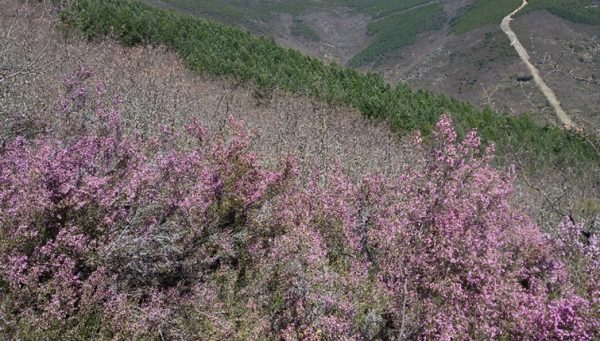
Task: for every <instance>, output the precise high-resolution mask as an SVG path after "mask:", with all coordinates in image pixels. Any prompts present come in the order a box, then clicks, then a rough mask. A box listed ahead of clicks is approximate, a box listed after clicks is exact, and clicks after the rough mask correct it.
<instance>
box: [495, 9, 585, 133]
mask: <svg viewBox="0 0 600 341" xmlns="http://www.w3.org/2000/svg"><path fill="white" fill-rule="evenodd" d="M525 6H527V0H523V3H522V4H521V6H519V8H517V9H516V10H514V11H513V12H512V13H510V14H509V15H507V16H506V17H504V19H502V23H501V24H500V28H501V29H502V31H504V33H506V35H507V36H508V39H509V40H510V44H511V45H512V46H514V48H515V50H517V53H518V54H519V57H521V60H522V61H523V63H525V65H526V66H527V69H529V72H531V75H532V76H533V80H534V81H535V83H536V84H537V86H538V87H539V88H540V90H541V91H542V92H543V93H544V96H546V98H547V99H548V102H550V105H552V107H553V108H554V111H555V112H556V115H557V116H558V118H559V119H560V121H561V122H562V124H563V125H564V126H565V127H567V128H573V127H574V124H573V121H572V120H571V118H570V117H569V115H567V113H566V112H565V111H564V110H563V108H562V107H561V105H560V101H559V100H558V98H557V97H556V94H555V93H554V91H553V90H552V89H551V88H550V87H549V86H548V85H547V84H546V82H544V80H543V79H542V77H541V76H540V72H539V71H538V69H537V68H536V67H535V66H534V65H533V64H532V63H531V62H530V58H529V54H528V53H527V50H526V49H525V47H523V45H522V44H521V42H520V41H519V38H518V37H517V35H516V34H515V32H514V31H513V30H512V29H511V28H510V22H511V21H512V18H513V16H515V15H516V14H517V13H518V12H519V11H520V10H522V9H523V8H524V7H525Z"/></svg>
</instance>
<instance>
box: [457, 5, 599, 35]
mask: <svg viewBox="0 0 600 341" xmlns="http://www.w3.org/2000/svg"><path fill="white" fill-rule="evenodd" d="M521 3H522V1H519V0H509V1H493V0H478V1H477V2H475V3H474V4H472V5H471V6H469V7H467V8H465V9H464V10H463V11H462V13H461V15H460V16H458V17H456V18H453V29H454V32H456V33H465V32H468V31H471V30H473V29H475V28H477V27H480V26H484V25H489V24H491V23H498V24H499V23H500V21H501V20H502V18H503V17H505V16H506V15H507V14H509V13H510V12H512V11H513V10H515V9H516V8H517V7H519V5H520V4H521ZM591 5H593V1H592V0H566V1H565V0H529V4H528V5H527V7H525V8H524V9H523V11H521V13H520V14H519V15H522V14H523V13H527V12H530V11H534V10H540V9H545V10H548V11H549V12H550V13H552V14H555V15H558V16H559V17H561V18H564V19H567V20H569V21H571V22H575V23H583V24H596V25H597V24H600V8H598V7H592V6H591Z"/></svg>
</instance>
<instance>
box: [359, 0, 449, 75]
mask: <svg viewBox="0 0 600 341" xmlns="http://www.w3.org/2000/svg"><path fill="white" fill-rule="evenodd" d="M445 22H446V17H445V15H444V12H443V11H442V7H441V6H440V5H439V4H437V3H434V4H431V5H428V6H424V7H419V8H416V9H414V10H409V11H406V12H401V13H399V14H391V15H388V16H386V17H385V18H382V19H380V20H376V21H373V22H370V23H369V25H368V29H369V31H368V33H367V34H368V35H370V36H373V39H374V41H373V42H371V44H369V46H368V47H367V48H365V49H364V50H362V51H360V52H359V53H358V54H357V55H355V56H354V57H352V60H350V64H351V65H354V66H360V65H364V64H370V63H377V62H381V61H382V60H384V59H385V58H386V57H389V54H390V53H393V52H394V51H396V50H397V49H399V48H401V47H403V46H407V45H410V44H412V43H414V42H415V40H416V39H417V36H418V35H419V34H420V33H423V32H427V31H434V30H437V29H440V28H441V27H442V26H443V25H444V23H445Z"/></svg>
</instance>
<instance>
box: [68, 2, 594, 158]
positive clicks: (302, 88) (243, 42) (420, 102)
mask: <svg viewBox="0 0 600 341" xmlns="http://www.w3.org/2000/svg"><path fill="white" fill-rule="evenodd" d="M63 17H64V19H65V21H66V22H67V23H70V24H72V25H75V26H76V27H78V28H79V29H81V31H83V32H84V34H85V35H87V36H88V37H89V38H93V37H100V36H105V35H111V34H112V35H114V36H115V37H116V38H118V39H120V40H121V41H122V42H123V43H125V44H128V45H135V44H165V45H167V46H170V47H171V48H172V49H174V50H175V51H176V52H177V53H179V55H180V56H181V58H182V59H183V60H184V61H185V62H186V63H187V64H188V65H189V66H190V67H191V68H193V69H195V70H198V71H201V72H203V73H206V74H210V75H227V76H231V77H234V78H235V79H237V80H239V81H245V82H254V83H255V84H256V85H257V86H259V87H260V88H262V89H266V90H269V89H273V88H276V87H277V88H280V89H282V90H285V91H291V92H294V93H299V94H304V95H309V96H314V97H316V98H319V99H322V100H325V101H328V102H333V103H341V104H346V105H351V106H353V107H355V108H357V109H358V110H360V111H361V112H362V113H364V115H365V116H367V117H371V118H375V119H379V120H384V121H387V122H388V123H389V125H390V126H391V128H392V129H393V130H394V131H396V132H398V133H400V134H406V133H409V132H412V131H414V130H415V129H420V130H421V131H422V132H423V133H424V134H425V135H428V134H430V132H431V130H432V126H433V125H434V124H435V122H437V120H438V119H439V117H440V114H441V113H443V112H450V113H453V115H454V118H455V122H456V124H457V126H458V130H459V133H462V134H464V133H465V132H466V131H467V130H468V129H471V128H477V129H478V130H479V133H480V135H481V136H482V137H483V138H484V139H485V140H487V141H496V142H497V146H498V148H499V151H500V153H502V152H506V151H508V150H509V148H510V146H518V147H521V146H528V149H529V150H530V151H531V157H532V161H535V162H537V163H542V164H545V163H547V162H552V163H554V164H557V163H560V162H580V164H585V163H597V162H599V157H598V155H597V154H596V152H595V151H594V148H593V147H592V146H591V145H590V144H589V143H588V142H587V141H585V140H584V139H582V138H580V137H579V136H577V135H573V134H571V133H567V132H564V131H563V130H561V129H558V128H552V127H540V126H538V125H536V124H535V123H534V122H533V121H532V119H531V118H530V117H529V116H527V115H523V116H520V117H513V116H508V115H504V114H499V113H495V112H493V111H492V110H490V109H485V110H483V111H478V110H476V109H474V108H473V106H471V105H470V104H467V103H461V102H458V101H456V100H453V99H450V98H448V97H446V96H436V95H432V94H430V93H428V92H425V91H416V92H413V91H412V90H411V89H410V88H409V87H408V86H406V85H398V86H396V87H393V86H391V85H389V84H387V83H386V82H385V81H384V80H383V78H382V77H381V76H379V75H376V74H361V73H359V72H357V71H356V70H353V69H350V68H345V67H342V66H339V65H336V64H332V65H325V64H324V63H323V62H321V61H320V60H318V59H315V58H311V57H308V56H305V55H302V54H300V53H299V52H297V51H294V50H291V49H284V48H281V47H279V46H278V45H277V44H275V42H274V41H273V40H271V39H267V38H264V37H256V36H253V35H251V34H249V33H246V32H242V31H240V30H238V29H236V28H233V27H228V26H223V25H221V24H217V23H213V22H208V21H205V20H199V19H197V18H194V17H191V16H187V15H181V14H178V13H176V12H173V11H164V10H160V9H157V8H154V7H152V6H148V5H145V4H143V3H142V2H139V1H135V0H78V1H76V2H75V4H74V5H73V6H72V8H71V9H70V10H68V11H66V12H65V13H64V16H63ZM534 166H535V164H534Z"/></svg>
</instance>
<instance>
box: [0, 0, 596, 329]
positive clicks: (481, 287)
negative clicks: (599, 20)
mask: <svg viewBox="0 0 600 341" xmlns="http://www.w3.org/2000/svg"><path fill="white" fill-rule="evenodd" d="M365 3H366V2H365ZM70 5H71V6H72V7H56V6H55V5H53V4H52V3H49V2H42V3H34V4H32V3H29V2H26V3H24V2H21V1H19V0H8V2H7V3H6V5H5V6H0V94H1V96H0V122H2V124H1V125H0V335H3V337H6V338H8V339H18V340H39V339H52V340H120V339H127V340H129V339H133V340H138V339H139V340H203V341H204V340H206V341H211V340H215V341H216V340H285V341H296V340H298V341H299V340H323V341H325V340H339V339H342V340H357V341H358V340H361V341H362V340H365V341H366V340H373V341H375V340H412V339H423V338H428V339H443V338H447V339H472V338H483V339H499V340H504V339H515V338H522V339H532V340H533V339H557V338H559V337H562V338H567V339H577V340H594V339H596V338H597V337H598V336H600V335H598V330H599V328H598V326H600V317H599V315H598V309H599V308H600V307H599V306H598V302H596V301H595V298H596V297H598V295H599V294H600V287H598V283H600V281H598V279H599V278H600V267H599V266H598V262H597V261H598V259H599V257H600V254H599V253H598V252H599V250H600V249H599V248H598V243H599V242H600V239H598V236H599V235H598V231H599V230H598V229H599V226H598V222H600V219H598V217H599V214H600V202H599V201H598V198H599V197H600V181H599V180H600V179H599V178H598V177H597V175H598V174H600V172H599V170H598V168H599V167H600V162H599V160H600V155H598V154H597V151H596V149H595V148H597V147H596V146H595V145H594V144H593V143H592V140H590V139H589V137H586V136H585V135H582V134H580V133H578V132H574V131H567V130H563V129H559V128H555V127H544V126H541V125H538V124H536V123H535V122H534V121H533V120H532V119H531V118H529V117H528V116H521V117H514V116H510V115H507V114H504V113H501V112H495V111H492V110H490V109H486V110H484V111H479V110H477V109H476V108H474V107H473V106H472V105H470V104H468V103H463V102H458V101H456V100H452V99H450V98H448V97H446V96H438V95H432V94H430V93H428V92H425V91H413V90H411V89H410V88H408V87H407V86H399V87H392V86H390V85H387V84H386V83H385V82H384V81H383V78H382V77H380V76H378V75H375V74H362V73H359V72H356V71H354V70H351V69H347V68H344V67H342V66H339V65H335V64H334V65H326V64H324V63H322V62H321V61H319V60H317V59H313V58H309V57H306V56H303V55H301V54H299V53H298V52H296V51H292V50H287V49H283V48H281V47H279V46H278V45H276V44H275V43H274V42H273V41H271V40H268V39H263V38H257V37H255V36H252V35H250V34H246V33H242V32H240V31H239V30H237V29H234V28H231V27H225V26H222V25H220V24H216V23H213V22H207V21H203V20H198V19H196V18H192V17H189V16H185V15H180V14H176V13H174V12H168V11H167V12H165V11H162V10H157V9H155V8H152V7H148V6H146V5H143V4H142V3H141V2H137V1H116V0H95V1H91V0H90V1H88V0H77V1H75V2H72V3H71V4H70ZM444 112H447V113H444ZM471 128H477V130H471ZM419 130H420V131H421V133H418V131H419ZM494 141H496V142H497V145H498V148H494V147H492V144H493V142H494Z"/></svg>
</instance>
